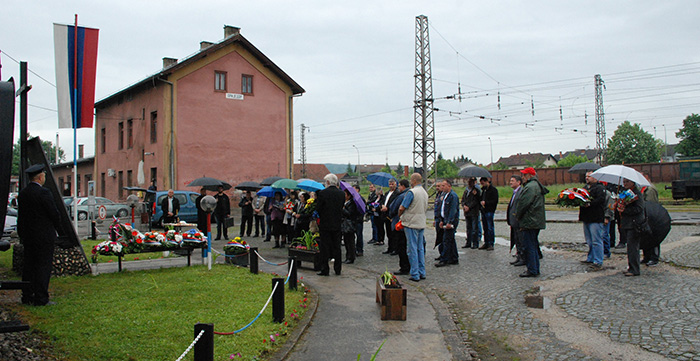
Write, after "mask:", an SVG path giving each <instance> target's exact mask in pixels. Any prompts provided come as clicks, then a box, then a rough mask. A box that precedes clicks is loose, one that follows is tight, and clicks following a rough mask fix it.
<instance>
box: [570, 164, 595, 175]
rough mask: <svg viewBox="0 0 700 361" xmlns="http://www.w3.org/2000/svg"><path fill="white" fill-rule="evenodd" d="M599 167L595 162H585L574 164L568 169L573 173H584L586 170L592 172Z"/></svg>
mask: <svg viewBox="0 0 700 361" xmlns="http://www.w3.org/2000/svg"><path fill="white" fill-rule="evenodd" d="M598 169H600V166H599V165H598V164H595V163H591V162H585V163H579V164H575V165H574V166H573V167H571V168H570V169H569V173H575V174H586V173H588V172H593V171H596V170H598Z"/></svg>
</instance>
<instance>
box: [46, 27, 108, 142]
mask: <svg viewBox="0 0 700 361" xmlns="http://www.w3.org/2000/svg"><path fill="white" fill-rule="evenodd" d="M76 28H77V34H76ZM98 32H99V30H98V29H91V28H84V27H82V26H73V25H62V24H53V38H54V51H55V56H56V93H57V97H58V127H59V128H92V118H93V109H94V108H95V76H96V74H97V36H98ZM74 122H75V124H74Z"/></svg>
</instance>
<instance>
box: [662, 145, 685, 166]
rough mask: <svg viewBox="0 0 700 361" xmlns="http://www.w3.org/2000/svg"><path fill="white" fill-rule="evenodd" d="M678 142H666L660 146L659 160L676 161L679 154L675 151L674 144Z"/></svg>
mask: <svg viewBox="0 0 700 361" xmlns="http://www.w3.org/2000/svg"><path fill="white" fill-rule="evenodd" d="M677 145H678V144H667V145H665V146H664V147H663V148H661V161H662V162H677V161H678V157H680V156H681V155H680V154H678V153H677V152H676V146H677Z"/></svg>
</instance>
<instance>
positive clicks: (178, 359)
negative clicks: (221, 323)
mask: <svg viewBox="0 0 700 361" xmlns="http://www.w3.org/2000/svg"><path fill="white" fill-rule="evenodd" d="M215 333H216V332H215ZM203 334H204V330H201V331H199V335H197V337H195V338H194V341H192V343H191V344H190V345H189V346H188V347H187V349H186V350H185V352H183V353H182V355H180V357H178V358H177V360H175V361H181V360H182V358H183V357H185V356H186V355H187V353H188V352H190V350H192V347H194V345H195V344H196V343H197V341H199V338H200V337H202V335H203Z"/></svg>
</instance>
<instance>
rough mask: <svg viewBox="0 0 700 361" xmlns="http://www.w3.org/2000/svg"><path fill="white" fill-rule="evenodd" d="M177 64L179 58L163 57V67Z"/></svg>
mask: <svg viewBox="0 0 700 361" xmlns="http://www.w3.org/2000/svg"><path fill="white" fill-rule="evenodd" d="M175 64H177V59H175V58H167V57H166V58H163V69H165V68H167V67H170V66H172V65H175Z"/></svg>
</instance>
